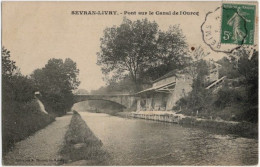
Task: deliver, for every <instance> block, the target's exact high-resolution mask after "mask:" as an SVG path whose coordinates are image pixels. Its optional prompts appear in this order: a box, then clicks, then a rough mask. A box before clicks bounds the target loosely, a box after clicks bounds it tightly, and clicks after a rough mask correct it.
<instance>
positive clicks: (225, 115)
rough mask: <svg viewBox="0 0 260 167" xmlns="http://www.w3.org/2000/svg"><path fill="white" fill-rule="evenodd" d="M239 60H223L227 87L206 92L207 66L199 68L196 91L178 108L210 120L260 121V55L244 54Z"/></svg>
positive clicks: (255, 53) (188, 113) (194, 86)
mask: <svg viewBox="0 0 260 167" xmlns="http://www.w3.org/2000/svg"><path fill="white" fill-rule="evenodd" d="M242 53H243V54H242V55H241V57H240V59H239V61H235V62H234V60H233V61H232V59H231V60H229V61H228V60H227V59H226V58H223V59H222V60H221V61H219V63H223V64H222V66H223V68H222V69H221V70H220V75H221V76H226V77H227V79H226V80H225V82H224V84H222V86H221V87H220V88H219V89H218V90H217V92H212V90H206V89H205V82H204V81H205V79H204V77H205V76H206V75H207V73H206V72H205V71H206V70H205V69H206V68H207V67H206V66H205V65H203V61H201V63H202V64H201V65H199V66H197V68H196V69H197V77H196V78H195V79H194V80H193V85H192V88H193V89H192V91H191V92H190V93H189V95H188V96H186V97H184V98H182V99H180V100H179V101H178V102H177V107H176V108H177V109H181V110H182V113H184V114H186V115H196V114H197V111H198V116H202V117H206V118H210V117H211V118H217V117H220V118H222V119H224V120H233V121H248V122H253V123H257V122H258V52H254V54H253V55H252V57H250V58H249V56H248V54H245V52H242Z"/></svg>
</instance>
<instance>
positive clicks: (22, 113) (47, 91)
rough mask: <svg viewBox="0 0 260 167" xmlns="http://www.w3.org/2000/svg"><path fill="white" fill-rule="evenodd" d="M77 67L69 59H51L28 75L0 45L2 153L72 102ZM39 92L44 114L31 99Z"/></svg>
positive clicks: (66, 108) (52, 119) (67, 109)
mask: <svg viewBox="0 0 260 167" xmlns="http://www.w3.org/2000/svg"><path fill="white" fill-rule="evenodd" d="M78 72H79V71H78V69H77V68H76V63H74V62H73V61H72V60H70V59H66V60H65V61H64V62H63V61H62V60H61V59H51V60H49V62H48V64H46V66H45V67H44V68H43V69H38V70H36V71H34V73H33V75H32V76H31V77H28V76H23V75H22V74H21V73H20V72H19V69H18V68H17V66H16V65H15V62H14V61H12V60H11V59H10V51H8V50H7V49H5V48H2V118H3V119H2V120H3V121H2V127H3V134H2V139H3V152H4V153H6V152H7V151H8V150H9V149H10V148H11V147H12V146H13V145H14V143H15V142H18V141H20V140H22V139H24V138H26V137H28V136H29V135H31V134H33V133H34V132H36V131H37V130H39V129H41V128H43V127H45V126H47V125H48V124H49V123H51V122H52V121H54V117H53V116H57V115H64V114H66V112H67V111H69V110H70V108H71V106H72V105H73V94H72V90H73V89H76V88H77V86H78V84H79V81H78V79H77V75H78ZM35 91H39V92H41V95H42V96H40V97H39V98H40V99H41V100H42V101H43V103H44V105H45V108H46V110H47V112H48V113H49V114H48V115H47V114H45V113H43V112H41V110H40V106H39V104H38V103H37V101H36V100H35V95H34V93H35Z"/></svg>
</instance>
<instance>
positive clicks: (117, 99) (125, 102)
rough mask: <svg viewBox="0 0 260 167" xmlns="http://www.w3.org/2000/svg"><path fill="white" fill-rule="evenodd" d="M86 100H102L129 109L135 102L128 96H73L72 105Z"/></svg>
mask: <svg viewBox="0 0 260 167" xmlns="http://www.w3.org/2000/svg"><path fill="white" fill-rule="evenodd" d="M88 100H103V101H109V102H113V103H117V104H120V105H121V106H124V108H125V109H126V108H131V107H132V106H133V104H134V103H135V102H136V97H135V96H133V95H129V94H120V95H113V94H112V95H111V94H109V95H101V94H98V95H82V94H80V95H74V103H78V102H81V101H88Z"/></svg>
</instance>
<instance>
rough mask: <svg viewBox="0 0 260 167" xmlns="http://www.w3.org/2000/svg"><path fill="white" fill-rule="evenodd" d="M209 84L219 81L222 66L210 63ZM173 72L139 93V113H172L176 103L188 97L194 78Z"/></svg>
mask: <svg viewBox="0 0 260 167" xmlns="http://www.w3.org/2000/svg"><path fill="white" fill-rule="evenodd" d="M208 66H209V67H210V71H209V75H208V76H207V77H206V81H207V82H208V83H214V82H216V81H217V80H218V79H219V67H220V65H219V64H217V63H215V62H213V61H209V62H208ZM187 71H188V70H182V71H178V72H176V71H171V72H169V73H167V74H165V75H164V76H162V77H160V78H158V79H157V80H155V81H154V82H153V84H152V87H151V88H148V89H145V90H143V91H140V92H138V93H137V96H138V97H139V99H138V100H137V111H172V110H173V108H174V106H175V105H176V102H177V101H178V100H179V99H181V98H182V97H184V96H186V95H187V94H188V93H189V92H190V91H191V90H192V81H193V78H194V76H193V75H192V74H190V73H188V72H187Z"/></svg>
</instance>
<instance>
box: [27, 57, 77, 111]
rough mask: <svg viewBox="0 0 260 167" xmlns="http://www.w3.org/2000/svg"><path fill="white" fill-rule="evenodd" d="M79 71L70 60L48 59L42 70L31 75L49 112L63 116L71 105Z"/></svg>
mask: <svg viewBox="0 0 260 167" xmlns="http://www.w3.org/2000/svg"><path fill="white" fill-rule="evenodd" d="M78 74H79V70H78V69H77V65H76V63H75V62H73V61H72V60H71V59H69V58H67V59H65V61H64V62H63V60H62V59H50V60H49V61H48V63H47V64H46V65H45V67H44V68H42V69H36V70H35V71H34V72H33V74H32V75H31V77H32V79H33V80H34V82H35V83H36V87H37V88H38V90H39V91H40V92H41V94H42V98H43V99H42V100H43V102H45V104H46V105H47V107H48V106H49V108H50V110H52V111H53V112H55V113H56V114H58V115H62V114H65V113H66V111H68V110H70V108H71V107H72V105H73V93H72V91H73V90H75V89H76V88H77V87H78V85H79V84H80V82H79V80H78Z"/></svg>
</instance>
